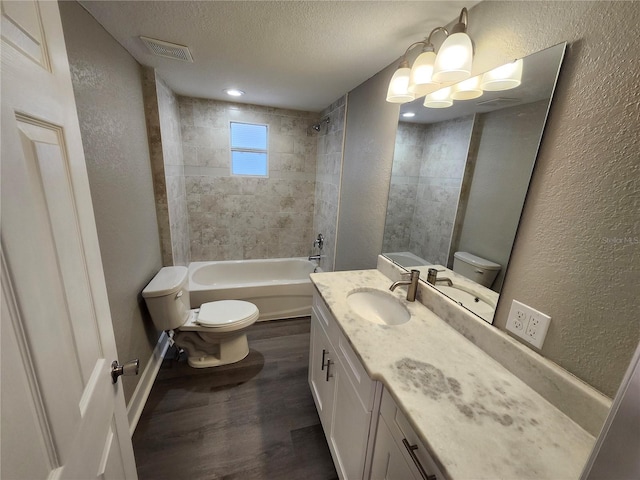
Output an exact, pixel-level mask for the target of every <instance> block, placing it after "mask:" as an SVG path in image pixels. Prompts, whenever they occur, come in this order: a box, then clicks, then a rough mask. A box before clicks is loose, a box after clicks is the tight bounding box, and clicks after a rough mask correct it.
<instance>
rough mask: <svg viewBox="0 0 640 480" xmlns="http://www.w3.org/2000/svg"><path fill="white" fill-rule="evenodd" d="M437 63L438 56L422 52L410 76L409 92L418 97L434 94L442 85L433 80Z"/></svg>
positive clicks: (433, 53) (414, 63)
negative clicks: (434, 66)
mask: <svg viewBox="0 0 640 480" xmlns="http://www.w3.org/2000/svg"><path fill="white" fill-rule="evenodd" d="M435 61H436V54H435V52H433V51H431V52H422V53H421V54H420V55H418V58H416V61H415V62H413V66H412V67H411V74H410V76H409V91H410V92H413V93H415V94H416V96H417V97H420V96H422V95H426V94H427V93H430V92H433V90H434V89H436V88H438V86H439V85H440V84H439V83H437V82H434V81H433V79H432V78H431V76H432V74H433V64H434V63H435Z"/></svg>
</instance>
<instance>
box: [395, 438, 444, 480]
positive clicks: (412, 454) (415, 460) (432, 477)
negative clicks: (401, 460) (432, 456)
mask: <svg viewBox="0 0 640 480" xmlns="http://www.w3.org/2000/svg"><path fill="white" fill-rule="evenodd" d="M402 444H403V445H404V448H406V449H407V451H408V452H409V456H410V457H411V460H413V463H415V464H416V468H417V469H418V471H419V472H420V476H422V478H423V479H424V480H437V478H436V476H435V475H429V474H428V473H427V472H426V471H425V469H424V467H423V466H422V464H421V463H420V460H418V457H417V456H416V454H415V451H414V450H417V449H418V445H409V442H408V441H407V439H406V438H403V439H402Z"/></svg>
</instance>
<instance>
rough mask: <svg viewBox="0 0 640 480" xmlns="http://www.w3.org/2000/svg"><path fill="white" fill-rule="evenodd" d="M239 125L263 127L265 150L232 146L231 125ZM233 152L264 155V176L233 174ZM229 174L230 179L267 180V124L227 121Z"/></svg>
mask: <svg viewBox="0 0 640 480" xmlns="http://www.w3.org/2000/svg"><path fill="white" fill-rule="evenodd" d="M234 123H235V124H240V125H253V126H258V127H265V129H266V140H267V147H266V149H264V150H263V149H258V148H241V147H234V146H233V141H232V138H233V132H232V128H233V124H234ZM233 152H246V153H264V154H265V169H266V173H265V174H264V175H249V174H244V173H234V172H233ZM229 172H230V175H231V176H232V177H245V178H246V177H249V178H251V177H253V178H269V124H267V123H255V122H238V121H235V120H230V121H229Z"/></svg>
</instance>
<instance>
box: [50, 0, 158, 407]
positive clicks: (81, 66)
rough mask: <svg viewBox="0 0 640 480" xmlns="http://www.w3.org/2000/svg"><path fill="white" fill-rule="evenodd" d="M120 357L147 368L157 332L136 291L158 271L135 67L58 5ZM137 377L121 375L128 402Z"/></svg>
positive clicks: (85, 20)
mask: <svg viewBox="0 0 640 480" xmlns="http://www.w3.org/2000/svg"><path fill="white" fill-rule="evenodd" d="M60 14H61V16H62V25H63V28H64V36H65V41H66V44H67V51H68V55H69V63H70V66H71V77H72V79H73V89H74V94H75V97H76V105H77V108H78V117H79V119H80V129H81V133H82V142H83V146H84V153H85V157H86V161H87V170H88V174H89V184H90V187H91V198H92V200H93V208H94V211H95V217H96V226H97V230H98V240H99V242H100V252H101V255H102V264H103V266H104V274H105V280H106V284H107V293H108V297H109V306H110V308H111V317H112V320H113V329H114V332H115V338H116V347H117V350H118V357H119V359H120V360H121V361H127V360H130V359H132V358H140V368H141V369H144V368H145V367H146V364H145V363H146V361H147V359H148V358H149V357H150V356H151V353H152V351H153V347H154V346H155V344H156V342H157V340H158V336H159V335H158V332H156V331H155V329H154V327H153V324H152V322H151V320H150V318H149V317H148V313H147V310H146V308H145V307H144V301H143V299H142V297H141V295H140V292H141V291H142V289H143V288H144V287H145V285H146V284H147V283H148V282H149V280H150V279H151V278H152V277H153V276H154V275H155V274H156V272H157V271H158V269H159V268H160V267H161V255H160V242H159V238H158V228H157V224H156V213H155V207H154V202H153V184H152V178H151V171H150V166H149V148H148V143H147V134H146V126H145V118H144V107H143V100H142V73H141V69H140V65H138V63H137V62H136V61H135V60H134V59H133V58H132V57H131V56H130V55H129V54H128V53H127V52H126V51H125V50H124V49H123V48H122V47H121V46H120V45H119V44H118V43H117V42H116V41H115V40H114V39H113V38H112V37H111V36H110V35H109V34H108V33H107V32H106V31H105V30H103V28H102V27H101V26H100V25H99V24H98V23H97V22H96V21H95V20H94V19H93V17H91V16H90V15H89V14H88V13H87V12H86V11H85V10H84V9H83V8H82V7H81V6H80V5H79V4H77V3H75V2H61V3H60ZM139 378H140V377H123V379H122V380H123V387H124V393H125V398H126V399H127V402H128V401H129V399H130V398H131V394H132V393H133V391H134V389H135V386H136V384H137V382H138V379H139Z"/></svg>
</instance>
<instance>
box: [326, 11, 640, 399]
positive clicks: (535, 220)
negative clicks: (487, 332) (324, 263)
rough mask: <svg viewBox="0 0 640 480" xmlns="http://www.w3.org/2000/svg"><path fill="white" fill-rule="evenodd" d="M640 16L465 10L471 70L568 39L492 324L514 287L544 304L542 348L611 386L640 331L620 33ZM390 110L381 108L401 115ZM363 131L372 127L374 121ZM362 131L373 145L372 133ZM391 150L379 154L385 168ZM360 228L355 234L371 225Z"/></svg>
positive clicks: (633, 160)
mask: <svg viewBox="0 0 640 480" xmlns="http://www.w3.org/2000/svg"><path fill="white" fill-rule="evenodd" d="M639 22H640V9H639V8H638V5H637V3H634V2H492V1H483V2H481V3H480V4H478V5H476V6H475V7H473V8H472V9H471V10H470V12H469V30H468V31H469V34H470V35H471V37H472V38H473V41H474V44H475V52H476V53H475V60H474V67H473V70H474V71H473V72H472V73H473V74H478V73H481V72H483V71H487V70H489V69H491V68H493V67H495V66H497V65H500V64H503V63H506V62H507V61H510V60H512V59H514V58H519V57H523V56H526V55H529V54H531V53H534V52H537V51H539V50H542V49H544V48H547V47H549V46H552V45H555V44H557V43H560V42H562V41H568V42H569V43H570V45H569V48H568V51H567V55H566V57H565V61H564V64H563V67H562V71H561V73H560V80H559V83H558V86H557V89H556V93H555V96H554V100H553V104H552V106H551V111H550V115H549V119H548V123H547V126H546V129H545V134H544V137H543V139H542V145H541V148H540V151H539V154H538V159H537V163H536V167H535V171H534V174H533V177H532V180H531V184H530V189H529V193H528V195H527V200H526V204H525V208H524V211H523V215H522V219H521V224H520V227H519V231H518V234H517V237H516V241H515V245H514V250H513V254H512V256H511V263H510V266H509V271H508V273H507V276H506V279H505V284H504V288H503V290H502V296H501V300H500V303H499V305H498V310H497V312H496V319H495V323H494V325H495V326H496V327H498V328H500V329H504V328H505V323H506V320H507V315H508V312H509V308H510V306H511V301H512V300H513V299H517V300H519V301H522V302H524V303H526V304H528V305H530V306H532V307H533V308H536V309H538V310H541V311H543V312H545V313H547V314H549V315H550V316H551V318H552V320H551V326H550V328H549V331H548V333H547V338H546V341H545V344H544V346H543V349H542V352H541V353H542V354H543V355H544V356H545V357H547V358H549V359H550V360H552V361H554V362H556V363H557V364H559V365H561V366H562V367H564V368H565V369H567V370H568V371H569V372H571V373H573V374H574V375H576V376H577V377H579V378H581V379H582V380H584V381H585V382H587V383H589V384H591V385H593V386H594V387H595V388H597V389H599V390H601V391H602V392H603V393H605V394H607V395H609V396H613V394H614V393H615V391H616V388H617V387H618V385H619V384H620V381H621V379H622V376H623V374H624V372H625V370H626V368H627V366H628V364H629V361H630V359H631V356H632V354H633V352H634V349H635V347H636V345H637V344H638V340H639V338H640V323H639V322H638V318H637V310H638V304H637V302H638V300H637V298H638V285H639V284H640V244H639V243H638V242H637V239H638V238H640V216H639V215H638V204H639V203H640V198H639V195H640V193H639V192H640V164H639V163H638V158H640V140H639V139H640V135H638V113H637V112H638V111H639V110H640V88H638V86H639V85H640V69H638V68H637V52H638V49H640V38H639V37H638V36H627V37H625V39H624V41H622V43H621V36H620V32H625V31H634V30H635V29H636V26H637V24H638V23H639ZM386 72H387V77H386V79H387V80H388V79H389V78H390V76H391V73H392V72H391V70H390V69H386ZM383 73H384V72H383ZM378 77H380V75H378V76H377V77H374V78H375V79H376V80H378ZM379 81H380V82H382V83H384V81H383V80H382V79H379ZM369 82H372V80H370V81H369ZM369 82H367V83H365V85H366V86H368V83H369ZM363 87H364V86H360V87H358V89H356V90H355V91H361V90H364V88H363ZM380 90H382V88H381V89H380ZM379 95H380V97H379V98H377V99H376V100H377V101H380V99H383V97H384V92H382V91H380V92H379ZM382 101H384V100H382ZM393 110H394V109H393V108H387V109H384V110H379V111H378V112H379V116H382V115H385V116H388V117H389V121H391V119H393V120H394V121H396V120H397V112H396V111H393ZM366 113H368V114H369V115H370V116H372V117H373V115H372V114H371V110H370V109H369V108H368V105H366V104H362V103H355V102H354V103H351V102H350V103H349V116H351V117H352V118H358V117H360V118H362V116H364V115H365V114H366ZM348 118H349V117H348ZM378 121H380V122H382V120H378ZM350 128H351V124H348V126H347V138H349V136H350ZM361 134H362V135H363V136H364V137H373V138H374V139H375V138H376V131H373V130H372V131H361ZM360 141H361V142H362V145H363V147H365V148H366V145H367V143H368V142H370V141H375V140H371V139H368V138H361V139H360ZM385 141H386V142H387V145H386V147H387V148H385V146H382V145H380V146H379V148H380V150H381V151H382V150H385V151H386V150H387V149H388V148H392V146H393V141H394V137H393V136H391V138H385ZM376 144H377V145H378V142H376ZM353 148H356V147H355V146H354V147H353ZM391 160H392V155H389V156H388V157H387V158H386V163H385V160H382V159H378V161H377V162H378V163H377V164H380V165H381V169H382V170H384V171H386V170H388V168H389V167H388V166H389V165H390V164H391ZM353 181H355V182H356V184H357V180H353ZM343 190H344V180H343ZM355 190H356V191H359V190H361V188H360V187H359V186H358V187H357V188H356V189H355ZM343 195H344V192H343ZM375 195H376V198H375V199H372V200H370V204H372V205H379V204H380V200H381V199H382V198H386V196H387V192H386V191H385V192H381V191H376V192H375ZM356 198H357V195H356V196H351V197H350V200H351V201H355V199H356ZM367 201H369V199H367ZM363 203H364V202H363ZM341 208H342V202H341ZM352 208H354V207H352ZM361 208H363V209H366V208H367V205H366V204H364V205H362V207H361ZM341 216H342V213H341ZM373 220H374V221H375V220H377V219H373ZM381 232H382V230H380V233H381ZM353 233H354V237H353V238H349V240H348V241H349V245H357V244H358V243H359V242H360V240H361V238H358V237H356V236H355V235H356V234H362V233H366V232H364V230H363V229H361V230H358V231H355V232H353ZM338 235H339V237H340V232H338ZM376 238H377V237H376ZM362 241H363V242H364V241H366V239H362ZM368 248H372V246H371V245H369V246H368ZM363 263H364V262H363Z"/></svg>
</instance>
